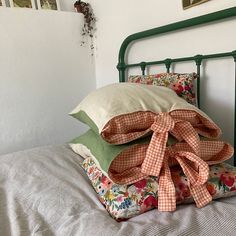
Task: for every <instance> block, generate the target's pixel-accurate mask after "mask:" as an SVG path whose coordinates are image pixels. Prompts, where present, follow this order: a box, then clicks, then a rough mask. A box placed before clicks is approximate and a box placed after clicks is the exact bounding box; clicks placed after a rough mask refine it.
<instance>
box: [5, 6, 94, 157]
mask: <svg viewBox="0 0 236 236" xmlns="http://www.w3.org/2000/svg"><path fill="white" fill-rule="evenodd" d="M82 20H83V18H82V15H81V14H77V13H71V12H59V11H36V10H29V9H10V8H7V9H4V8H0V35H1V40H0V108H1V115H0V144H1V145H0V154H2V153H7V152H12V151H17V150H21V149H25V148H31V147H34V146H40V145H47V144H53V143H57V144H59V143H64V142H67V141H69V140H70V139H71V138H74V137H75V136H77V135H78V134H79V133H81V132H82V131H83V130H84V129H85V127H84V126H83V125H81V124H80V123H79V122H77V121H75V120H74V119H73V118H71V117H69V116H68V115H67V114H68V112H70V111H71V110H72V109H73V108H74V107H75V106H76V105H77V103H78V102H79V101H80V100H81V99H82V98H83V97H84V96H85V95H86V94H87V93H88V92H89V91H91V90H93V89H94V88H95V75H94V62H93V58H92V57H91V56H90V51H89V49H88V47H81V46H80V30H81V25H82V23H83V22H82Z"/></svg>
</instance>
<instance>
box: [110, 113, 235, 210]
mask: <svg viewBox="0 0 236 236" xmlns="http://www.w3.org/2000/svg"><path fill="white" fill-rule="evenodd" d="M131 116H132V114H131ZM139 118H140V117H139ZM135 119H136V118H135ZM144 120H145V124H144V123H143V124H142V125H143V127H142V128H144V127H147V125H149V126H150V127H148V128H147V129H146V130H142V129H140V127H139V128H137V127H136V129H135V131H136V132H129V133H128V134H130V135H127V136H125V135H124V134H127V132H126V133H123V134H122V132H120V133H119V132H118V135H116V136H115V139H116V142H118V143H119V142H125V138H127V140H130V138H131V136H133V137H132V138H134V136H135V135H137V136H139V135H140V133H142V132H143V133H147V132H150V131H152V132H153V134H152V138H151V141H150V143H149V144H139V145H135V146H134V147H132V148H130V149H128V150H126V151H124V152H122V153H121V154H120V155H118V156H117V158H116V159H115V160H114V161H113V162H112V164H111V166H110V169H109V177H110V178H111V179H112V180H113V181H114V182H116V183H119V184H131V183H134V182H137V181H139V180H141V179H143V178H145V177H147V176H158V177H159V178H158V184H159V190H158V199H159V203H158V209H159V210H160V211H174V210H175V209H176V196H175V194H176V193H175V187H174V184H173V181H172V177H171V171H170V168H169V166H171V165H175V164H179V165H180V166H181V168H182V169H183V172H184V174H185V175H186V177H187V179H188V183H189V189H190V191H191V194H192V196H193V198H194V200H195V202H196V205H197V207H203V206H205V205H206V204H208V203H209V202H210V201H211V200H212V197H211V195H210V194H209V192H208V190H207V188H206V182H207V180H208V175H209V166H208V164H209V163H210V164H216V163H219V162H222V161H224V160H226V159H229V158H230V157H231V156H232V154H233V148H232V147H231V146H230V145H229V144H227V143H224V142H222V141H201V140H200V138H199V134H200V135H203V136H205V137H209V138H210V137H219V135H220V133H221V132H220V130H219V128H218V127H217V126H216V125H215V124H214V123H213V122H212V121H210V120H208V119H206V118H204V117H199V116H198V115H196V113H195V112H193V111H174V112H170V113H160V114H157V115H154V114H153V113H148V114H147V117H146V119H144ZM129 122H130V123H132V122H133V119H130V120H129V119H128V118H127V116H126V123H125V124H126V127H128V126H129ZM136 124H137V123H136ZM130 127H135V126H134V123H132V124H131V125H130ZM109 128H111V127H109ZM118 128H120V129H122V125H121V126H120V127H118ZM115 129H117V126H116V127H115ZM116 131H117V130H116ZM119 134H120V136H119ZM169 135H172V136H173V137H175V139H177V140H178V143H176V144H174V145H172V146H169V147H167V141H168V137H169ZM113 138H114V137H113ZM119 138H120V140H119ZM127 140H126V141H127ZM113 141H114V139H113Z"/></svg>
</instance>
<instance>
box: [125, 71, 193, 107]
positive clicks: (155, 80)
mask: <svg viewBox="0 0 236 236" xmlns="http://www.w3.org/2000/svg"><path fill="white" fill-rule="evenodd" d="M196 78H197V74H196V73H190V74H178V73H160V74H154V75H137V76H133V75H131V76H129V78H128V82H131V83H140V84H150V85H157V86H165V87H168V88H171V89H173V90H174V91H175V92H176V93H177V95H179V96H180V97H182V98H184V99H185V100H186V101H187V102H188V103H190V104H193V105H195V106H196V97H195V91H194V86H193V82H194V80H195V79H196Z"/></svg>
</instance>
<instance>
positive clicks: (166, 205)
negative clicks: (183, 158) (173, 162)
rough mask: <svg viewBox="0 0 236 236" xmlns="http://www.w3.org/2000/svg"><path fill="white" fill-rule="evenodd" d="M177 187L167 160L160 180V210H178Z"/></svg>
mask: <svg viewBox="0 0 236 236" xmlns="http://www.w3.org/2000/svg"><path fill="white" fill-rule="evenodd" d="M175 195H176V194H175V186H174V183H173V181H172V178H171V172H170V168H169V166H168V161H167V160H165V162H164V165H163V168H162V170H161V174H160V177H159V180H158V210H159V211H174V210H175V209H176V196H175Z"/></svg>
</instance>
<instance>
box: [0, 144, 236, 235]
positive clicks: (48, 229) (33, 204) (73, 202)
mask: <svg viewBox="0 0 236 236" xmlns="http://www.w3.org/2000/svg"><path fill="white" fill-rule="evenodd" d="M80 161H81V158H80V157H79V156H78V155H76V154H74V153H73V152H72V151H71V150H70V148H69V147H68V146H67V145H64V146H48V147H42V148H36V149H32V150H28V151H22V152H17V153H12V154H8V155H3V156H0V236H8V235H9V236H10V235H11V236H15V235H17V236H18V235H22V236H28V235H33V236H39V235H42V236H47V235H58V236H60V235H63V236H64V235H65V236H70V235H71V236H72V235H78V236H86V235H88V236H93V235H101V236H113V235H120V236H126V235H133V236H136V235H161V236H162V235H174V236H177V235H181V236H183V235H193V236H198V235H204V236H205V235H207V236H208V235H214V236H218V235H219V236H230V235H236V197H231V198H226V199H223V200H217V201H214V202H213V203H212V204H210V205H208V206H206V207H204V208H202V209H197V208H196V207H195V205H194V204H191V205H184V206H178V207H177V211H175V212H174V213H161V212H158V211H157V210H152V211H149V212H147V213H145V214H142V215H140V216H137V217H134V218H132V219H130V220H128V221H126V222H121V223H118V222H116V221H115V220H113V219H112V218H111V217H110V216H109V214H108V213H107V212H106V210H105V209H104V207H103V206H102V205H101V203H100V202H99V200H98V199H97V197H96V194H95V192H94V190H93V188H92V187H91V186H90V184H89V180H88V179H87V177H86V175H85V174H84V172H83V170H82V169H81V167H80V166H79V162H80Z"/></svg>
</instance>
